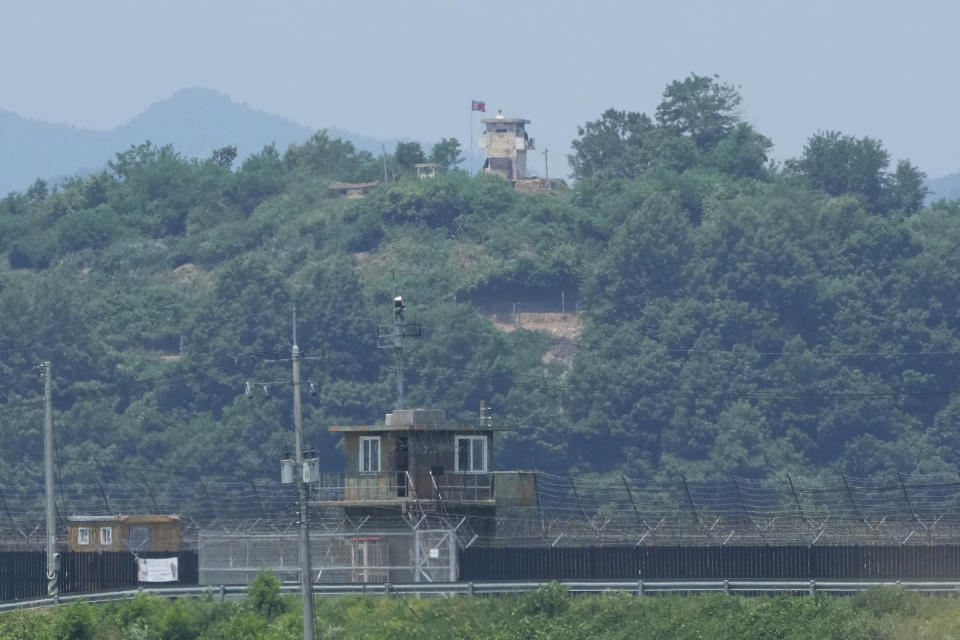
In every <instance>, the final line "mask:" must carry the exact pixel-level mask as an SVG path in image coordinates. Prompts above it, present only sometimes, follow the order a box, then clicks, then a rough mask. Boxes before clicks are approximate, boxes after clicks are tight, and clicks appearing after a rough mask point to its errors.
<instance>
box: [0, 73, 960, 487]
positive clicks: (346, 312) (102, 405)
mask: <svg viewBox="0 0 960 640" xmlns="http://www.w3.org/2000/svg"><path fill="white" fill-rule="evenodd" d="M739 100H740V98H739V95H738V94H737V92H736V90H735V89H734V88H733V87H730V86H728V85H724V84H722V83H721V82H720V81H719V80H717V79H715V78H710V77H702V76H691V77H690V78H687V79H685V80H683V81H678V82H675V83H672V84H671V85H669V86H668V87H667V89H666V90H665V92H664V101H663V103H662V104H661V105H660V107H659V108H658V109H657V112H656V114H655V115H654V116H653V117H649V116H647V115H644V114H637V113H631V112H625V111H615V110H610V111H608V112H606V113H604V114H601V116H600V117H599V119H598V120H596V121H594V122H589V123H586V124H585V125H584V126H583V127H581V128H580V130H579V133H578V136H577V138H576V140H574V142H573V154H572V156H571V159H570V160H571V166H572V167H574V170H575V172H576V178H577V179H576V184H575V188H574V189H573V190H572V191H569V192H552V193H546V194H517V193H515V192H514V191H513V189H512V187H511V185H510V184H509V183H508V182H507V181H505V180H502V179H500V178H498V177H497V176H475V177H470V176H468V175H466V174H464V173H460V172H456V171H454V172H451V173H448V174H446V175H443V176H441V177H439V178H436V179H432V180H419V181H418V180H416V179H413V178H404V179H400V180H398V181H396V182H392V183H390V184H388V185H381V186H379V187H377V188H376V189H374V190H373V191H372V192H371V193H370V194H369V195H368V196H367V197H366V198H364V199H361V200H345V199H338V198H336V197H334V196H333V195H332V194H331V192H330V191H329V190H328V184H329V182H330V181H331V180H347V181H365V180H375V179H377V177H378V176H380V175H382V166H381V165H380V164H378V160H376V159H374V158H373V157H372V156H370V155H369V154H367V153H365V152H359V151H357V150H356V149H355V148H354V147H353V146H352V145H351V144H349V143H344V142H342V141H340V140H336V139H331V138H330V137H328V136H327V135H326V134H325V133H323V132H321V133H318V134H316V135H315V136H314V137H313V138H311V139H310V140H309V141H307V142H305V143H304V144H301V145H293V146H291V147H289V148H288V149H286V150H278V149H275V148H273V147H267V148H265V149H263V150H262V151H261V152H259V153H257V154H255V155H252V156H251V157H249V158H247V159H246V160H244V161H243V162H242V163H240V164H239V166H233V165H234V164H235V163H234V162H233V154H234V151H233V150H232V149H230V148H224V149H219V150H216V151H214V152H213V153H212V155H211V156H210V158H209V159H207V160H204V161H194V160H187V159H185V158H184V157H182V156H181V155H179V154H178V152H177V151H176V150H175V149H173V148H170V147H160V148H158V147H154V146H150V145H142V146H139V147H135V148H131V149H130V150H128V151H126V152H124V153H121V154H118V155H117V157H116V158H115V159H114V160H113V161H111V163H110V168H109V170H107V171H105V172H103V173H100V174H97V175H93V176H90V177H87V178H83V179H74V180H71V181H68V182H67V183H66V184H64V185H63V186H62V187H61V188H58V189H56V190H55V191H52V192H51V190H50V189H49V188H48V187H47V186H46V185H44V184H42V183H37V184H35V185H34V187H32V188H31V189H30V190H28V191H27V192H26V193H17V194H12V195H10V196H8V197H7V198H5V199H3V200H2V201H0V255H2V256H3V258H2V260H0V380H2V381H3V384H2V385H0V438H2V441H3V442H4V446H3V448H2V450H0V483H2V482H8V481H11V480H13V479H16V480H17V481H18V482H21V481H24V479H31V478H34V477H37V476H38V473H39V469H40V465H38V464H37V462H36V461H37V460H38V459H39V456H40V450H41V446H40V439H39V437H38V427H39V424H40V415H41V414H40V406H39V403H38V397H39V391H40V387H41V385H40V383H39V382H38V378H37V376H36V372H35V370H34V369H33V367H34V366H35V365H36V363H37V362H38V361H39V360H40V359H50V360H51V361H52V362H53V366H54V373H55V377H56V380H57V388H56V392H55V395H56V410H57V424H58V425H59V446H60V456H61V473H62V475H63V476H64V479H63V481H64V482H70V481H71V479H73V480H76V481H77V482H80V481H82V479H83V478H85V477H90V474H92V473H96V472H97V469H100V470H102V469H137V468H155V469H157V468H159V469H167V470H170V472H171V473H178V474H182V475H184V476H187V477H192V476H193V475H196V474H199V473H201V471H202V473H204V474H208V475H217V476H223V477H235V478H251V477H271V478H272V477H274V475H275V469H276V462H277V460H278V458H279V457H280V456H281V453H282V451H283V449H284V448H285V447H287V446H289V443H290V441H291V425H290V418H289V416H290V400H289V397H288V396H289V394H287V393H282V392H281V391H280V390H277V389H274V391H273V392H272V393H271V395H270V397H263V394H260V393H258V394H255V397H254V398H252V399H251V398H247V397H246V396H245V394H244V383H245V382H246V381H254V382H256V381H274V380H279V379H282V378H283V377H284V376H286V375H287V372H286V370H284V369H282V368H281V369H276V368H270V367H268V366H266V365H260V364H257V358H254V357H250V356H251V354H257V353H273V352H281V353H286V352H287V351H288V349H289V344H290V342H289V336H290V326H289V324H290V314H291V309H292V307H293V305H294V303H296V304H297V306H298V308H299V309H300V310H301V311H300V314H301V320H302V325H301V327H300V345H301V347H303V348H305V349H306V350H307V352H308V353H310V352H314V353H318V352H319V351H320V350H321V347H324V346H325V353H326V355H327V358H326V360H325V361H324V362H321V363H311V364H310V366H309V367H306V368H305V373H304V375H305V376H306V377H308V378H309V379H311V380H312V381H314V382H316V383H317V384H318V386H319V389H320V392H319V394H318V395H317V396H316V397H315V398H313V399H312V400H311V402H310V403H308V406H307V407H306V416H305V425H306V432H307V439H308V441H309V442H310V443H311V444H313V445H315V446H317V447H318V448H319V449H320V450H321V451H322V452H324V453H323V455H322V458H323V464H324V465H325V467H327V468H336V467H337V466H338V465H339V464H340V456H339V454H338V453H336V452H335V450H334V446H335V444H336V441H335V440H334V439H333V438H331V437H330V436H329V435H328V433H327V430H326V428H327V426H328V425H329V424H350V423H357V422H366V421H373V420H377V419H378V418H380V419H382V415H383V413H385V412H386V411H389V410H391V409H392V408H393V406H392V405H393V391H392V389H393V381H392V364H391V363H390V360H389V358H388V356H387V355H385V354H384V353H382V352H379V351H378V350H377V349H376V331H375V328H376V323H377V322H379V321H386V320H389V317H388V314H389V303H390V301H391V300H392V298H393V296H394V295H398V294H400V295H403V296H404V299H405V301H407V302H408V304H409V311H408V313H407V319H408V320H410V321H413V322H419V323H421V324H422V325H423V336H422V338H421V339H420V340H419V341H418V342H417V344H416V346H415V348H414V349H413V350H412V351H411V352H410V354H409V362H408V364H407V382H408V387H409V389H408V398H409V404H411V405H418V406H437V407H442V408H445V409H446V410H447V411H448V414H449V415H451V416H452V417H454V418H455V419H458V420H462V421H468V420H469V421H473V420H475V419H476V409H477V408H478V407H479V403H480V401H481V400H486V401H488V402H489V403H490V404H491V405H492V406H493V407H494V408H495V412H496V415H497V419H498V421H502V422H505V423H507V424H510V425H512V426H513V431H512V432H511V433H510V434H509V435H507V436H506V437H505V438H504V439H503V441H502V442H501V451H500V453H499V457H498V464H499V465H501V466H503V467H508V468H509V467H514V468H515V467H523V468H531V467H537V468H542V469H548V470H554V471H562V472H577V473H588V472H613V471H618V472H625V473H629V474H631V475H635V476H653V477H655V476H658V475H664V474H675V473H685V474H688V475H690V476H705V475H711V474H728V473H730V474H738V475H748V476H762V475H770V474H781V473H787V472H806V473H817V472H821V471H822V472H828V473H834V472H837V471H841V472H844V473H848V474H853V475H873V474H877V473H884V472H892V471H893V470H899V471H902V472H926V471H934V470H945V469H947V470H949V469H953V468H954V465H955V464H956V463H957V462H960V454H958V453H957V451H958V449H957V446H956V444H957V438H958V435H957V433H958V430H957V426H958V422H960V399H958V398H957V392H958V391H960V380H958V378H960V336H958V323H957V317H958V311H960V309H958V305H960V295H958V291H960V287H958V284H960V283H958V280H960V264H958V260H960V258H958V254H957V252H956V247H957V246H958V244H960V209H958V207H957V205H955V204H952V203H950V204H946V203H941V204H937V205H934V206H932V207H930V208H923V209H921V203H922V201H923V195H924V193H923V178H924V176H923V174H922V172H920V171H919V170H917V169H916V168H915V167H913V166H912V165H910V164H909V163H907V162H901V163H899V164H897V165H896V166H895V167H891V163H890V159H889V157H888V155H887V152H886V151H885V150H884V148H883V146H882V144H881V143H880V142H879V141H876V140H871V139H869V138H863V139H854V138H851V137H849V136H844V135H842V134H840V133H836V132H816V133H815V134H813V135H812V136H811V138H810V141H809V143H808V146H807V147H806V149H805V150H804V154H803V155H802V156H801V157H800V158H797V159H796V160H794V161H791V162H789V163H787V164H786V166H783V167H778V166H774V165H772V164H771V163H770V162H769V161H768V160H767V155H766V154H767V151H768V150H769V148H770V146H771V142H770V141H769V140H768V139H767V138H765V137H764V136H763V135H761V134H760V133H758V132H756V131H754V130H753V129H752V128H751V127H750V126H749V125H747V124H746V123H744V122H742V121H740V120H739V118H738V116H737V115H736V114H737V112H738V109H737V107H738V104H739ZM390 162H391V163H392V164H393V166H392V167H391V170H390V173H391V175H400V176H404V175H409V174H408V173H407V169H406V168H405V167H403V166H400V165H399V164H398V163H397V159H396V158H391V159H390ZM561 301H562V302H561ZM517 304H518V305H519V306H516V305H517ZM561 305H563V307H561ZM561 310H562V311H563V312H565V313H561ZM515 311H516V312H517V313H515ZM495 314H499V315H495ZM181 346H182V349H181Z"/></svg>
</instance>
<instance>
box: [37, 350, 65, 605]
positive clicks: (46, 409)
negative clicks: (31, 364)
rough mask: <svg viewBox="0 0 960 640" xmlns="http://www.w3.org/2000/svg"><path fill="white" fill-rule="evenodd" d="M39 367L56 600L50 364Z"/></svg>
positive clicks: (50, 575) (50, 583) (50, 589)
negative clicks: (41, 377) (41, 380)
mask: <svg viewBox="0 0 960 640" xmlns="http://www.w3.org/2000/svg"><path fill="white" fill-rule="evenodd" d="M41 367H42V369H43V467H44V473H43V476H44V484H45V485H46V503H47V504H46V507H47V595H48V596H50V597H51V598H56V597H57V595H58V594H59V592H60V589H59V585H58V583H57V573H58V571H57V570H58V567H57V565H58V564H59V562H58V559H59V556H58V555H57V512H56V506H55V503H54V495H53V491H54V484H53V383H52V380H51V375H50V362H49V361H44V362H43V364H42V365H41Z"/></svg>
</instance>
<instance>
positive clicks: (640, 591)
mask: <svg viewBox="0 0 960 640" xmlns="http://www.w3.org/2000/svg"><path fill="white" fill-rule="evenodd" d="M637 595H638V596H642V595H643V580H637Z"/></svg>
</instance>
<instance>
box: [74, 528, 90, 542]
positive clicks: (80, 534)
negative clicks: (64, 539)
mask: <svg viewBox="0 0 960 640" xmlns="http://www.w3.org/2000/svg"><path fill="white" fill-rule="evenodd" d="M77 544H78V545H83V546H86V545H88V544H90V529H89V527H77Z"/></svg>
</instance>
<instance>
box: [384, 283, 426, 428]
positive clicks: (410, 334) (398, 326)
mask: <svg viewBox="0 0 960 640" xmlns="http://www.w3.org/2000/svg"><path fill="white" fill-rule="evenodd" d="M406 308H407V307H406V306H405V305H404V304H403V298H401V297H400V296H397V297H396V298H394V299H393V323H392V324H387V323H380V324H378V325H377V348H379V349H389V350H391V351H392V352H393V359H394V362H395V364H396V374H397V406H396V407H395V408H396V409H403V405H404V403H405V398H404V380H403V373H404V372H403V365H404V362H403V352H404V349H405V347H406V338H419V337H420V325H419V324H416V323H409V322H404V320H403V312H404V311H405V310H406Z"/></svg>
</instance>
